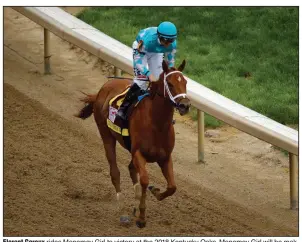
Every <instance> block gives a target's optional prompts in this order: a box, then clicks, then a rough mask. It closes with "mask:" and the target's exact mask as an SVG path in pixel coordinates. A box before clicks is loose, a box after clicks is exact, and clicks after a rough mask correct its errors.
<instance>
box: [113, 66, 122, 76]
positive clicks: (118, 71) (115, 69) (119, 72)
mask: <svg viewBox="0 0 302 242" xmlns="http://www.w3.org/2000/svg"><path fill="white" fill-rule="evenodd" d="M114 75H115V76H122V71H121V69H119V68H117V67H114Z"/></svg>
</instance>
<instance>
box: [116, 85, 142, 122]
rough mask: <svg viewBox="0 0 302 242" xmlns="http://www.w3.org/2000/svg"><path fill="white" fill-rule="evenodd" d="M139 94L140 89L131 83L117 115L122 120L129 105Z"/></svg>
mask: <svg viewBox="0 0 302 242" xmlns="http://www.w3.org/2000/svg"><path fill="white" fill-rule="evenodd" d="M140 93H141V88H140V87H139V86H138V85H137V84H136V83H133V84H132V85H131V87H130V89H129V91H128V92H127V94H126V97H125V98H124V101H123V103H122V104H121V106H120V108H119V110H118V112H117V115H118V116H119V117H120V118H121V119H123V120H126V118H127V117H126V113H127V110H128V108H129V107H130V105H131V103H132V102H133V101H134V100H136V99H137V97H138V96H139V94H140Z"/></svg>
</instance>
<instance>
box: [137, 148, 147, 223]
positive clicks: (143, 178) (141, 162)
mask: <svg viewBox="0 0 302 242" xmlns="http://www.w3.org/2000/svg"><path fill="white" fill-rule="evenodd" d="M146 163H147V161H146V159H145V158H144V157H143V156H142V154H141V153H140V151H136V152H135V154H134V156H133V164H134V166H135V169H136V170H137V171H138V173H139V177H140V184H141V188H142V193H141V198H140V204H139V211H140V214H139V218H138V220H137V221H136V225H137V226H138V227H139V228H143V227H145V226H146V220H145V218H146V214H145V212H146V197H147V188H148V185H149V176H148V173H147V170H146Z"/></svg>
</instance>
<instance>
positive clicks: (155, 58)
mask: <svg viewBox="0 0 302 242" xmlns="http://www.w3.org/2000/svg"><path fill="white" fill-rule="evenodd" d="M137 45H138V43H137V41H134V42H133V45H132V48H133V53H134V49H136V48H137ZM163 58H164V54H163V53H149V52H146V54H145V56H144V57H143V65H146V66H147V67H148V69H149V71H150V72H151V74H153V75H154V76H155V77H156V78H159V75H160V74H161V73H162V71H163V69H162V62H163ZM133 71H134V75H135V76H134V82H135V83H136V84H137V85H138V86H139V87H140V88H141V89H143V90H147V88H148V87H149V82H148V81H140V80H137V79H136V77H137V76H140V75H143V74H142V73H141V72H140V71H139V70H138V68H137V67H136V66H135V63H133Z"/></svg>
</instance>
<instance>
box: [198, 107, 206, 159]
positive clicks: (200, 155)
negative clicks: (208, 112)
mask: <svg viewBox="0 0 302 242" xmlns="http://www.w3.org/2000/svg"><path fill="white" fill-rule="evenodd" d="M197 116H198V162H201V163H205V160H204V112H202V111H200V110H199V109H198V110H197Z"/></svg>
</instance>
